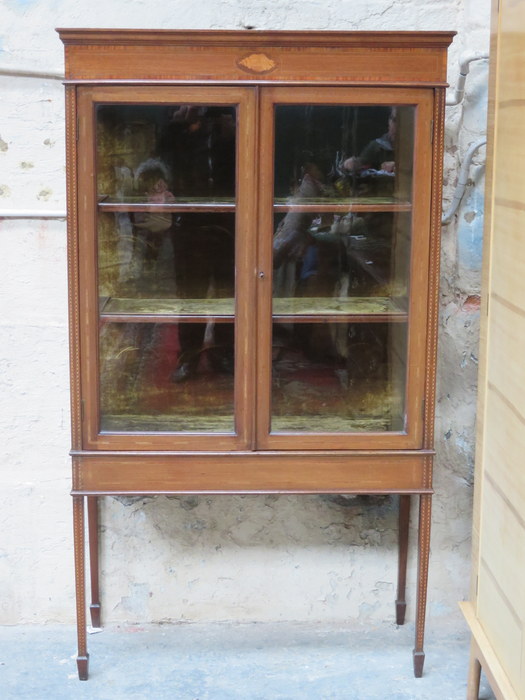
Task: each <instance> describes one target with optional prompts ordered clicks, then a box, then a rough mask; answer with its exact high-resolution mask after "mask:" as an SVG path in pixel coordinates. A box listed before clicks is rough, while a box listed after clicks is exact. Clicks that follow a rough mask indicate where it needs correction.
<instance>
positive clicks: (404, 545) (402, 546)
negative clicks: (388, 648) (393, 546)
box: [396, 496, 410, 625]
mask: <svg viewBox="0 0 525 700" xmlns="http://www.w3.org/2000/svg"><path fill="white" fill-rule="evenodd" d="M409 521H410V496H400V497H399V545H398V547H399V558H398V566H397V599H396V624H398V625H403V624H404V622H405V612H406V608H407V603H406V584H407V561H408V528H409Z"/></svg>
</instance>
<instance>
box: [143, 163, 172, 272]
mask: <svg viewBox="0 0 525 700" xmlns="http://www.w3.org/2000/svg"><path fill="white" fill-rule="evenodd" d="M168 179H169V176H168V170H167V168H166V166H165V165H164V163H163V162H162V161H161V160H159V159H157V158H149V159H148V160H146V161H144V162H143V163H141V164H140V165H139V167H138V168H137V170H136V172H135V190H136V192H137V194H139V196H141V197H144V198H145V199H146V202H147V203H151V204H168V203H171V202H174V201H175V197H174V196H173V194H172V193H171V192H170V191H169V189H168ZM171 223H172V217H171V214H170V213H169V212H165V211H164V212H163V211H146V212H139V213H136V214H135V215H134V217H133V226H134V228H135V230H136V231H137V233H138V235H139V237H140V239H141V242H142V244H143V249H144V250H143V259H144V260H145V261H154V260H156V258H157V257H158V253H159V250H160V247H161V246H162V243H163V237H162V235H161V234H163V233H166V231H168V230H169V229H170V228H171Z"/></svg>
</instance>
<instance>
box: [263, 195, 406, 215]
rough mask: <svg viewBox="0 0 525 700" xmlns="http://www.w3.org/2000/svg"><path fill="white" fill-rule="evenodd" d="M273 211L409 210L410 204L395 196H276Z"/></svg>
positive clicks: (315, 212)
mask: <svg viewBox="0 0 525 700" xmlns="http://www.w3.org/2000/svg"><path fill="white" fill-rule="evenodd" d="M273 209H274V212H275V213H280V212H298V213H299V212H304V213H308V212H311V213H312V214H322V213H334V214H335V213H348V212H363V213H365V212H409V211H411V210H412V204H411V203H410V202H407V201H402V200H399V199H396V198H395V197H345V198H341V199H335V198H334V199H330V198H328V197H318V198H313V197H312V198H308V199H301V200H296V201H294V200H293V199H284V198H277V199H275V201H274V205H273Z"/></svg>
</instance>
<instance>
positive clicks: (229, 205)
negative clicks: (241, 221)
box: [98, 195, 235, 214]
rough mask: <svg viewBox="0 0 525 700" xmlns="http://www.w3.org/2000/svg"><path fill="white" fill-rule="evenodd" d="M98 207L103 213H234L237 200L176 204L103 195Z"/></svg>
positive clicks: (190, 200) (191, 200)
mask: <svg viewBox="0 0 525 700" xmlns="http://www.w3.org/2000/svg"><path fill="white" fill-rule="evenodd" d="M98 207H99V210H100V211H103V212H120V213H123V212H129V213H132V212H168V213H172V214H176V213H182V212H185V213H190V214H191V213H203V212H212V213H215V212H219V213H222V212H233V211H235V199H234V198H233V197H214V198H213V199H207V198H205V197H184V198H181V199H179V198H177V199H176V201H175V202H162V203H156V202H148V201H147V200H146V199H145V198H144V197H123V198H120V199H115V198H113V197H109V196H106V195H102V196H100V197H99V199H98Z"/></svg>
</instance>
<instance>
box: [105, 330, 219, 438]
mask: <svg viewBox="0 0 525 700" xmlns="http://www.w3.org/2000/svg"><path fill="white" fill-rule="evenodd" d="M200 325H201V324H193V323H165V324H162V323H103V324H102V326H101V329H100V350H101V352H100V405H101V430H103V431H110V432H113V431H124V432H136V431H138V432H152V431H153V432H165V431H169V432H180V431H184V432H231V431H233V368H232V366H231V364H229V363H228V362H227V361H226V360H225V358H228V360H229V359H230V358H231V355H230V350H231V329H232V324H220V326H221V329H223V333H222V334H221V333H217V334H215V337H214V338H213V340H212V328H211V324H210V325H209V326H204V327H203V329H204V343H203V344H202V345H201V344H200V343H201V341H202V329H201V328H198V327H199V326H200ZM196 340H198V342H196ZM185 363H190V364H191V366H192V369H193V370H194V374H193V375H192V380H191V381H182V380H181V379H182V378H180V376H179V379H178V380H177V375H175V381H174V367H175V368H178V369H180V368H182V367H184V366H185ZM176 371H177V370H176ZM186 378H187V377H186Z"/></svg>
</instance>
